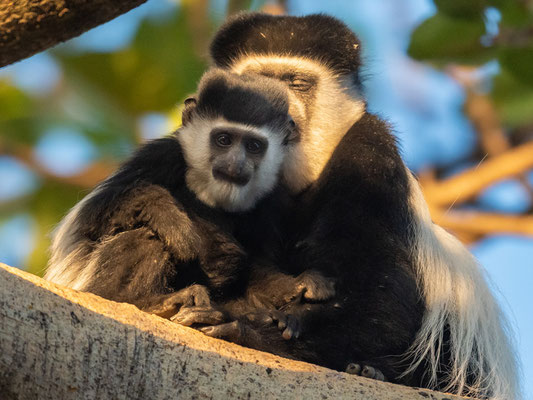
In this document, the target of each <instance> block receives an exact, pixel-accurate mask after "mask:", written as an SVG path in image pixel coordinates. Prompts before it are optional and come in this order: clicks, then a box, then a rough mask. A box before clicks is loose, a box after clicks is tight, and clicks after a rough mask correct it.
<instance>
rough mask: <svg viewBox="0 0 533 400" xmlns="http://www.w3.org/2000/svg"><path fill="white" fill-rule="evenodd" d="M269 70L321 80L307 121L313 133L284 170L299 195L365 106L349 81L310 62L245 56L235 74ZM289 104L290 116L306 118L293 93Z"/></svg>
mask: <svg viewBox="0 0 533 400" xmlns="http://www.w3.org/2000/svg"><path fill="white" fill-rule="evenodd" d="M266 66H268V67H274V68H279V69H281V70H282V71H283V70H285V69H295V70H298V71H301V72H303V73H308V74H312V75H314V76H316V77H317V78H318V81H317V84H316V93H318V94H319V96H317V97H316V103H315V104H314V105H313V109H314V110H315V112H314V113H313V115H312V116H311V119H310V120H309V121H307V123H308V125H307V126H310V127H312V131H308V132H302V139H301V140H302V142H301V143H300V145H297V146H293V147H292V148H291V149H290V150H289V152H288V154H287V158H286V162H285V163H284V166H283V179H284V181H285V182H286V183H287V185H288V186H290V188H291V189H292V190H293V191H294V192H299V191H301V190H302V189H304V188H305V187H306V186H308V185H309V184H310V183H311V182H314V181H315V180H316V179H317V178H318V177H319V176H320V173H321V172H322V170H323V169H324V167H325V165H326V163H327V162H328V161H329V159H330V158H331V154H332V153H333V151H334V150H335V148H336V147H337V144H339V142H340V140H341V139H342V138H343V136H344V134H345V133H346V132H347V131H348V129H350V127H351V126H352V125H353V124H354V123H355V122H357V121H358V120H359V119H360V118H361V117H362V116H363V114H364V112H365V103H364V101H363V100H362V99H360V98H359V97H358V94H357V91H356V89H355V88H354V87H353V85H352V84H351V83H350V82H349V80H348V79H347V78H344V77H342V76H340V75H335V74H332V72H331V70H330V69H329V68H327V67H326V66H324V65H321V64H319V63H317V62H316V61H314V60H311V59H305V58H302V57H292V56H285V57H279V56H276V55H275V54H273V55H246V56H243V57H242V58H240V59H239V60H236V61H235V63H234V64H233V65H232V72H235V73H237V74H242V73H245V72H260V71H261V69H262V68H265V67H266ZM289 102H290V109H289V113H290V114H292V113H293V112H294V113H295V114H300V115H301V114H303V112H302V109H303V108H304V104H303V103H302V102H301V101H300V100H299V99H298V98H297V97H296V96H295V95H294V94H293V93H291V92H290V91H289ZM298 108H299V109H298Z"/></svg>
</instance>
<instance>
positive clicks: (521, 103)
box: [491, 69, 533, 128]
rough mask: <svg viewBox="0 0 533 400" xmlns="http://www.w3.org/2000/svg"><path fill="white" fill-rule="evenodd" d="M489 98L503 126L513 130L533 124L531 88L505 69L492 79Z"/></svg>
mask: <svg viewBox="0 0 533 400" xmlns="http://www.w3.org/2000/svg"><path fill="white" fill-rule="evenodd" d="M491 96H492V98H493V99H494V103H495V105H496V107H497V108H498V112H499V115H500V116H501V118H502V120H503V123H504V125H505V126H508V127H511V128H514V127H518V126H521V125H526V124H530V123H532V122H533V111H532V110H533V88H532V87H531V86H527V85H524V84H523V83H522V82H520V81H519V80H517V79H516V78H515V76H514V75H513V74H511V73H510V72H509V71H507V70H506V69H503V70H502V72H501V73H500V74H498V75H497V76H496V77H495V78H494V88H493V90H492V93H491Z"/></svg>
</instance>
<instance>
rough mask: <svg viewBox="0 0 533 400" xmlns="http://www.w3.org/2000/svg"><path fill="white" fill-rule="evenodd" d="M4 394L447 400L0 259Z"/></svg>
mask: <svg viewBox="0 0 533 400" xmlns="http://www.w3.org/2000/svg"><path fill="white" fill-rule="evenodd" d="M0 397H1V398H2V399H3V400H8V399H54V400H56V399H64V400H68V399H80V398H86V399H108V398H109V399H177V398H184V399H190V398H197V399H218V398H223V399H245V398H246V399H249V398H265V399H328V398H331V399H341V398H343V399H344V398H350V399H354V400H363V399H365V400H372V399H376V400H377V399H380V400H392V399H395V400H402V399H404V400H407V399H409V400H427V399H428V398H430V399H434V400H445V399H447V400H452V399H460V398H459V397H457V396H453V395H449V394H443V393H436V392H431V391H428V390H423V389H417V388H408V387H404V386H399V385H393V384H390V383H383V382H376V381H373V380H369V379H365V378H360V377H354V376H351V375H348V374H345V373H340V372H335V371H331V370H328V369H326V368H322V367H318V366H315V365H311V364H307V363H303V362H298V361H291V360H287V359H283V358H280V357H276V356H273V355H271V354H267V353H263V352H258V351H254V350H250V349H246V348H243V347H240V346H237V345H235V344H233V343H227V342H224V341H222V340H217V339H212V338H209V337H206V336H204V335H203V334H201V333H200V332H198V331H195V330H193V329H190V328H186V327H183V326H180V325H176V324H174V323H172V322H170V321H168V320H165V319H162V318H159V317H156V316H153V315H149V314H147V313H144V312H142V311H139V310H138V309H137V308H136V307H134V306H132V305H130V304H124V303H116V302H112V301H108V300H104V299H102V298H100V297H98V296H95V295H93V294H90V293H82V292H78V291H75V290H71V289H68V288H65V287H62V286H59V285H55V284H52V283H50V282H47V281H45V280H43V279H40V278H38V277H36V276H34V275H31V274H28V273H26V272H23V271H20V270H18V269H16V268H11V267H8V266H5V265H0Z"/></svg>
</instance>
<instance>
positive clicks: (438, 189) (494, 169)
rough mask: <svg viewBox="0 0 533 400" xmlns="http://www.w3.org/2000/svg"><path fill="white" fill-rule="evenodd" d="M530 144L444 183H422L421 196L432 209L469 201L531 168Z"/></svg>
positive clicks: (503, 154) (488, 160) (532, 160)
mask: <svg viewBox="0 0 533 400" xmlns="http://www.w3.org/2000/svg"><path fill="white" fill-rule="evenodd" d="M532 155H533V142H532V143H526V144H523V145H521V146H518V147H515V148H514V149H511V150H508V151H506V152H505V153H502V154H501V155H498V156H495V157H491V158H489V159H487V160H485V161H484V162H483V163H482V164H480V165H479V166H477V167H475V168H470V169H468V170H466V171H464V172H461V173H460V174H458V175H455V176H452V177H451V178H448V179H446V180H444V181H440V182H431V181H423V182H422V183H423V190H424V195H425V197H426V200H427V201H428V203H430V205H431V206H433V207H446V206H450V205H452V204H459V203H462V202H465V201H467V200H470V199H472V198H473V197H474V196H476V195H477V194H479V193H480V192H481V191H482V190H483V189H485V188H486V187H488V186H490V185H491V184H493V183H494V182H497V181H499V180H502V179H505V178H510V177H516V176H519V175H520V174H522V173H525V172H527V171H529V170H531V169H533V156H532Z"/></svg>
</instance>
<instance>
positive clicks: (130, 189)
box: [51, 70, 302, 323]
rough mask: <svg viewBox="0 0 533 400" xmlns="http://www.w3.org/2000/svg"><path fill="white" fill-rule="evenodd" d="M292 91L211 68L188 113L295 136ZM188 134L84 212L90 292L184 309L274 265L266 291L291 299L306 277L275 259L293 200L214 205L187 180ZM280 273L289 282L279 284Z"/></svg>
mask: <svg viewBox="0 0 533 400" xmlns="http://www.w3.org/2000/svg"><path fill="white" fill-rule="evenodd" d="M269 82H270V84H269ZM272 82H273V83H272ZM284 90H285V89H284V88H283V86H282V85H281V84H278V83H277V82H276V81H272V80H268V78H264V77H255V78H254V79H253V80H250V79H249V78H248V77H238V76H234V75H232V74H229V73H227V72H223V71H220V70H219V71H210V72H208V73H206V74H205V75H204V78H203V79H202V82H201V85H200V91H199V96H198V100H194V99H193V100H188V101H187V103H186V111H185V113H186V119H187V122H188V123H189V122H191V121H193V120H194V119H195V118H202V119H204V120H205V119H209V118H215V117H217V116H219V115H222V116H225V117H226V119H228V120H229V121H232V122H243V123H247V124H248V125H253V126H257V127H261V126H264V125H266V126H270V127H271V128H272V130H273V131H274V132H279V134H287V126H290V124H289V123H288V122H290V118H289V116H288V114H287V112H288V103H287V98H286V94H285V92H284ZM239 107H240V108H239ZM258 110H259V111H258ZM180 134H181V132H180V131H179V130H178V131H177V132H176V133H174V134H173V135H172V136H170V137H166V138H162V139H157V140H153V141H151V142H149V143H147V144H145V145H144V146H142V147H141V148H140V149H139V150H138V151H137V152H136V153H135V154H134V155H133V156H132V157H131V158H130V159H129V160H128V161H126V162H125V163H124V164H123V165H122V166H121V167H120V169H119V170H118V171H117V173H115V174H114V175H112V176H111V177H109V178H108V179H107V180H105V181H104V182H103V183H102V184H100V185H99V186H98V187H97V188H96V189H95V191H94V192H93V193H92V194H91V195H90V196H88V198H87V199H86V200H85V201H84V202H83V203H82V204H81V206H80V207H79V209H78V210H77V211H76V214H75V216H76V217H75V221H74V222H73V223H72V225H71V226H70V232H69V233H70V235H69V237H68V240H72V241H73V243H72V244H71V245H70V248H69V249H68V251H72V250H74V249H77V250H78V251H79V253H78V255H77V258H79V259H84V260H86V261H87V262H86V263H85V265H83V266H82V267H81V268H82V269H81V270H80V273H81V274H83V273H84V270H83V268H88V267H87V265H93V266H94V269H92V270H90V274H91V275H90V276H89V278H88V284H87V285H86V286H85V287H84V290H88V291H90V292H93V293H95V294H98V295H101V296H103V297H106V298H108V299H112V300H116V301H123V302H128V303H132V304H135V305H137V306H138V307H139V308H141V309H143V310H147V311H151V312H153V313H156V314H158V315H161V316H165V317H171V316H172V315H174V314H176V313H177V312H178V311H179V310H180V308H181V307H182V306H189V307H193V306H194V307H204V308H207V309H209V307H210V298H211V297H212V298H214V299H215V300H217V301H219V302H224V301H226V302H227V301H228V300H229V299H231V298H233V297H237V296H245V295H246V285H247V283H248V282H249V280H250V279H252V280H253V279H254V276H255V275H256V274H258V276H262V275H263V274H264V273H262V272H261V269H262V268H268V271H269V275H270V276H276V277H277V278H275V279H272V280H271V289H268V288H267V287H266V286H264V285H261V287H260V290H263V289H264V290H267V291H268V290H270V291H272V292H274V291H276V292H277V293H278V294H279V296H280V300H279V301H278V302H281V303H286V302H287V301H288V299H290V298H292V297H294V296H295V295H296V294H297V293H296V292H297V291H298V290H302V289H300V288H299V285H300V283H301V282H302V280H301V279H298V278H292V277H289V276H285V275H283V274H281V273H279V271H278V270H276V269H275V268H272V267H270V266H269V265H274V264H273V263H271V262H269V260H270V259H273V258H275V257H279V256H280V253H279V250H278V249H281V246H282V244H281V243H280V233H279V232H280V228H279V226H280V225H281V223H282V218H283V212H284V210H287V209H288V207H287V205H286V204H285V202H286V201H287V199H288V197H287V196H286V195H285V194H284V191H283V190H282V188H275V189H274V190H273V191H272V192H271V193H270V194H268V195H267V196H266V197H265V198H263V199H262V200H260V201H259V203H258V204H256V207H255V208H254V209H252V210H251V211H248V212H241V213H229V212H227V211H224V210H222V209H218V208H214V207H209V206H207V205H206V204H204V203H202V202H201V201H200V200H199V199H198V198H197V197H196V196H195V194H194V193H193V192H191V190H189V188H188V186H187V184H186V179H185V178H186V171H187V168H188V165H187V163H186V161H185V158H184V154H183V149H182V147H181V145H180V142H179V140H178V137H179V135H180ZM208 134H209V133H208ZM280 142H281V141H280ZM208 150H209V149H205V151H206V152H208ZM63 250H65V249H63ZM252 264H253V265H255V266H256V267H253V268H252ZM263 265H265V267H263ZM53 267H54V265H52V266H51V268H53ZM71 267H72V266H71ZM76 268H78V267H76ZM276 274H278V275H276ZM278 279H279V280H280V281H281V280H283V282H285V284H283V285H279V284H278V281H277V280H278ZM280 288H283V290H285V291H284V292H283V293H281V292H280ZM258 289H259V287H258ZM295 291H296V292H295ZM293 292H295V293H293ZM287 296H289V297H287ZM273 297H275V295H272V296H269V302H270V303H272V301H271V300H272V299H271V298H273ZM254 299H256V298H254ZM228 304H229V303H228ZM257 305H258V304H257V302H254V310H255V308H256V307H257ZM267 305H268V306H270V304H265V306H267ZM239 307H240V308H239V309H242V307H243V306H239ZM226 308H227V312H229V311H230V307H229V306H227V307H226ZM204 311H205V310H204ZM208 311H209V310H208ZM210 312H211V315H213V310H210ZM219 314H220V313H218V314H215V315H216V316H218V315H219ZM217 318H218V317H217ZM189 319H190V318H189ZM220 319H221V320H222V319H223V316H222V317H220ZM209 321H210V323H218V322H221V321H219V320H215V321H212V320H209Z"/></svg>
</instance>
